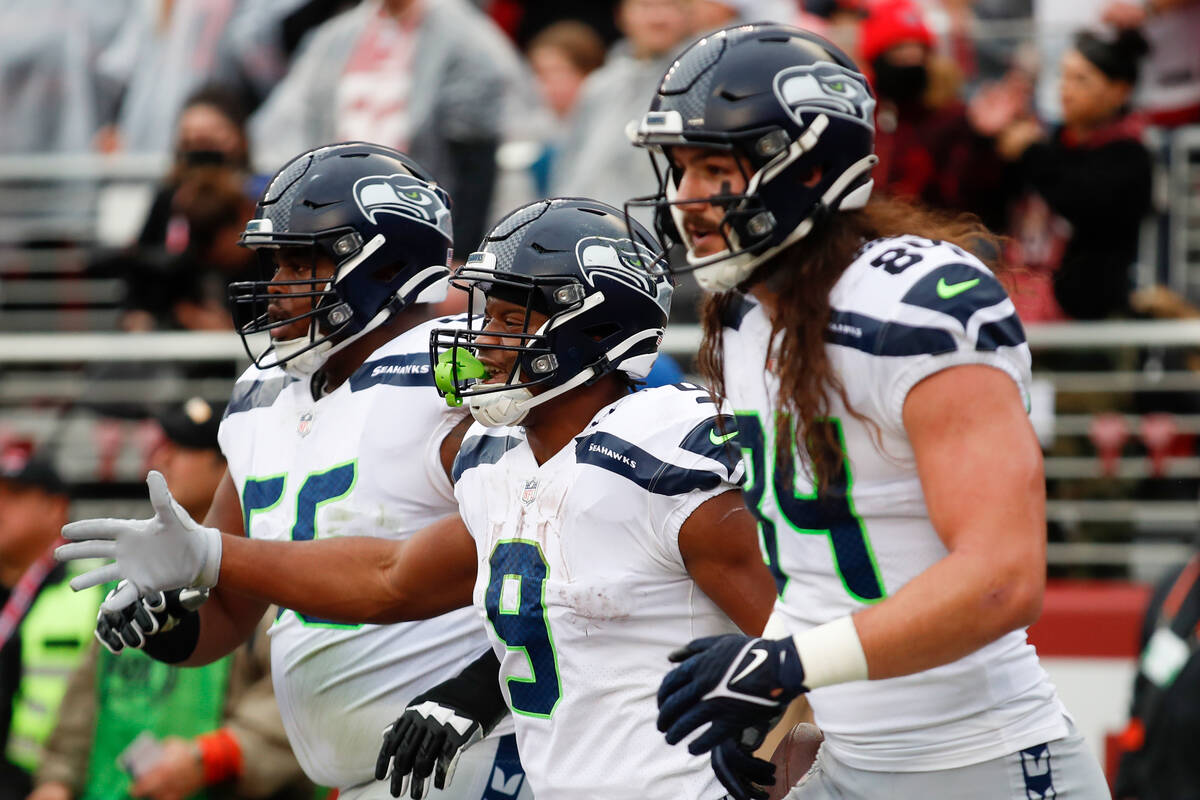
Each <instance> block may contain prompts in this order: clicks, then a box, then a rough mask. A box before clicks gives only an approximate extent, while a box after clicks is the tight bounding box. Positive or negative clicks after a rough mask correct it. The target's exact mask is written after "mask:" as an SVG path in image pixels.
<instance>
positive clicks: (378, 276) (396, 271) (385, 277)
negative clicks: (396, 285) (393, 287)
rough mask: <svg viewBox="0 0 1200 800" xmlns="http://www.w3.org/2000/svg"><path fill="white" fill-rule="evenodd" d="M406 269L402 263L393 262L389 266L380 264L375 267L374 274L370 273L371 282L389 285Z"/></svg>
mask: <svg viewBox="0 0 1200 800" xmlns="http://www.w3.org/2000/svg"><path fill="white" fill-rule="evenodd" d="M406 269H408V264H406V263H404V262H403V261H393V262H392V263H390V264H381V265H379V266H378V267H376V269H375V271H374V272H372V273H371V280H373V281H375V282H376V283H383V284H387V283H391V282H392V281H394V280H395V279H396V277H397V276H398V275H400V273H402V272H404V270H406Z"/></svg>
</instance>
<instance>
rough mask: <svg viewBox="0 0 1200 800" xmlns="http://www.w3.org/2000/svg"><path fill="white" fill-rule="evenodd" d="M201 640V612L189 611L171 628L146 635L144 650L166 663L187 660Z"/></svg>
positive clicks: (155, 658)
mask: <svg viewBox="0 0 1200 800" xmlns="http://www.w3.org/2000/svg"><path fill="white" fill-rule="evenodd" d="M199 641H200V614H199V613H198V612H196V611H189V612H188V613H186V614H184V615H183V616H182V617H181V618H180V619H179V620H178V621H177V622H176V623H175V624H174V625H173V626H171V629H170V630H167V631H165V632H163V633H157V634H155V635H153V636H148V637H146V644H145V645H144V646H143V647H142V651H143V652H145V654H146V655H148V656H150V657H151V658H153V659H154V660H156V661H161V662H163V663H164V664H178V663H179V662H180V661H186V660H187V659H188V658H189V657H190V656H191V655H192V653H194V652H195V651H196V644H197V643H198V642H199Z"/></svg>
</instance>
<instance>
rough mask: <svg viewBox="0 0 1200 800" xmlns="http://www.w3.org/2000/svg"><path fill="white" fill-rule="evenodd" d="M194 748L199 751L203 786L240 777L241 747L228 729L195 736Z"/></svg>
mask: <svg viewBox="0 0 1200 800" xmlns="http://www.w3.org/2000/svg"><path fill="white" fill-rule="evenodd" d="M196 746H197V747H199V749H200V764H201V766H203V768H204V785H205V786H212V785H213V784H214V783H221V782H222V781H227V780H232V779H234V778H239V777H241V775H242V746H241V745H240V744H238V740H237V737H235V736H234V735H233V733H231V732H230V731H229V729H228V728H218V729H217V730H215V731H213V732H212V733H205V734H202V735H200V736H197V737H196Z"/></svg>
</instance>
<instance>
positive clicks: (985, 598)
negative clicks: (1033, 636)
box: [979, 548, 1046, 638]
mask: <svg viewBox="0 0 1200 800" xmlns="http://www.w3.org/2000/svg"><path fill="white" fill-rule="evenodd" d="M1034 549H1035V550H1037V552H1036V553H1034V552H1029V551H1027V550H1026V549H1025V548H1012V549H1009V550H1007V552H1003V553H993V554H991V556H990V557H989V562H988V564H987V565H985V569H987V570H988V572H990V573H991V579H990V580H988V581H985V582H984V587H985V588H984V592H983V594H982V597H981V598H980V600H981V608H980V609H979V610H980V612H981V619H984V620H987V621H988V627H989V628H990V629H991V630H990V632H991V634H992V636H991V637H990V638H999V637H1001V636H1003V635H1004V634H1006V633H1008V632H1009V631H1014V630H1018V629H1020V628H1027V627H1029V626H1030V625H1032V624H1033V623H1034V622H1036V621H1037V618H1038V617H1039V616H1041V613H1042V597H1043V595H1044V594H1045V590H1046V560H1045V550H1044V549H1043V548H1034Z"/></svg>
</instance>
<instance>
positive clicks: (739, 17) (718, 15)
mask: <svg viewBox="0 0 1200 800" xmlns="http://www.w3.org/2000/svg"><path fill="white" fill-rule="evenodd" d="M794 14H795V3H794V2H791V0H692V8H691V16H692V34H693V35H694V36H702V35H704V34H706V33H708V32H709V31H715V30H717V29H719V28H724V27H725V26H727V25H732V24H734V23H735V22H738V21H741V22H787V21H790V18H791V17H792V16H793V15H794Z"/></svg>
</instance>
